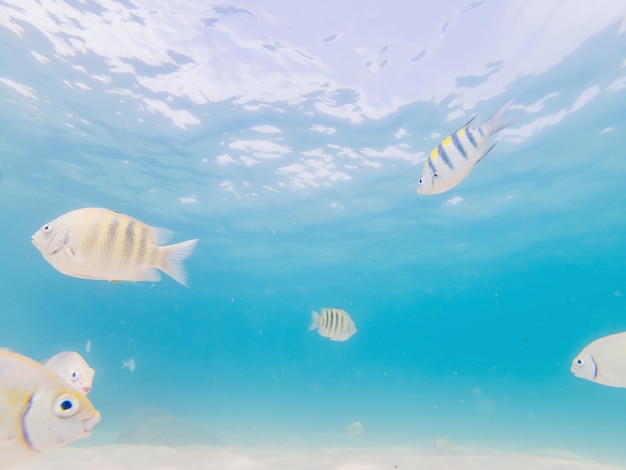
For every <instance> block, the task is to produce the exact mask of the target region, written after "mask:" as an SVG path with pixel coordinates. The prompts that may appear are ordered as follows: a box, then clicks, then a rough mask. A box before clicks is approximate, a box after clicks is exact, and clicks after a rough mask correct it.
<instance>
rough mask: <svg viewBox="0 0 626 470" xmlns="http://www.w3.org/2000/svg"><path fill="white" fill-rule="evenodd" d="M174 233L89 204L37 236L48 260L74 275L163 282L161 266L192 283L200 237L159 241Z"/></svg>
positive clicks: (37, 240)
mask: <svg viewBox="0 0 626 470" xmlns="http://www.w3.org/2000/svg"><path fill="white" fill-rule="evenodd" d="M170 233H171V232H170V231H169V230H164V229H158V228H154V227H150V226H148V225H146V224H144V223H143V222H140V221H138V220H136V219H133V218H132V217H129V216H127V215H124V214H120V213H119V212H115V211H112V210H109V209H100V208H85V209H78V210H75V211H71V212H68V213H67V214H64V215H62V216H60V217H58V218H56V219H54V220H53V221H52V222H49V223H47V224H46V225H44V226H43V227H41V229H39V230H38V231H37V232H35V233H34V234H33V236H32V237H31V238H32V242H33V244H34V245H35V247H36V248H37V249H38V250H39V251H40V252H41V254H42V255H43V257H44V258H45V260H46V261H48V263H50V264H51V265H52V266H53V267H54V268H55V269H56V270H57V271H59V272H61V273H63V274H67V275H68V276H73V277H79V278H85V279H100V280H108V281H114V282H117V281H158V280H160V279H161V275H160V274H159V272H158V270H159V269H160V270H161V271H163V272H164V273H166V274H167V275H169V276H171V277H172V278H174V279H175V280H176V281H178V282H180V283H181V284H183V285H187V276H186V274H185V270H184V268H183V261H184V260H185V259H186V258H187V257H188V256H189V255H190V254H191V252H192V251H193V249H194V248H195V246H196V243H197V242H198V240H188V241H186V242H182V243H177V244H175V245H168V246H159V244H160V243H163V242H165V241H166V239H167V238H168V237H169V236H170Z"/></svg>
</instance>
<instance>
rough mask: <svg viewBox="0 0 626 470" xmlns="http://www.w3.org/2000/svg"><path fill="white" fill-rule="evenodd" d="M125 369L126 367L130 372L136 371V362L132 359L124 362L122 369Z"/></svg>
mask: <svg viewBox="0 0 626 470" xmlns="http://www.w3.org/2000/svg"><path fill="white" fill-rule="evenodd" d="M124 367H126V368H127V369H128V370H129V371H130V372H132V371H134V370H135V360H134V359H133V358H132V357H131V358H130V359H129V360H128V361H122V367H120V369H123V368H124Z"/></svg>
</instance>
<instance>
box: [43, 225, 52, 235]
mask: <svg viewBox="0 0 626 470" xmlns="http://www.w3.org/2000/svg"><path fill="white" fill-rule="evenodd" d="M42 230H43V232H44V233H50V231H51V230H52V225H44V226H43V229H42Z"/></svg>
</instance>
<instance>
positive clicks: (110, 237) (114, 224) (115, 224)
mask: <svg viewBox="0 0 626 470" xmlns="http://www.w3.org/2000/svg"><path fill="white" fill-rule="evenodd" d="M119 226H120V219H119V217H118V216H117V215H116V216H114V217H113V220H111V225H109V233H108V234H107V238H106V241H105V242H104V247H105V248H104V249H105V252H106V253H109V254H110V253H111V252H112V251H113V246H114V245H115V236H116V235H117V229H118V228H119Z"/></svg>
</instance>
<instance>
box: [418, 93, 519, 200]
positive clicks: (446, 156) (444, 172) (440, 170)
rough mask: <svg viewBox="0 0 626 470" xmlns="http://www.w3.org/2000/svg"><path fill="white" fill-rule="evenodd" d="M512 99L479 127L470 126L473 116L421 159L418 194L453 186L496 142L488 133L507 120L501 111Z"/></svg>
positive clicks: (501, 127) (506, 123)
mask: <svg viewBox="0 0 626 470" xmlns="http://www.w3.org/2000/svg"><path fill="white" fill-rule="evenodd" d="M511 103H512V100H511V101H509V102H508V103H507V104H505V105H504V106H503V107H502V108H501V109H500V110H499V111H498V112H497V113H496V114H494V115H493V116H492V117H491V118H489V120H488V121H487V122H485V123H484V124H483V125H482V126H480V127H479V128H478V129H476V128H475V127H472V124H473V123H474V120H475V119H476V116H474V117H472V119H470V121H469V122H468V123H467V124H465V125H464V126H463V127H461V128H460V129H458V130H457V131H455V132H454V133H453V134H452V135H450V136H448V137H446V138H445V139H444V140H443V141H442V142H441V143H440V144H439V145H438V146H437V147H435V149H434V150H433V151H432V152H431V153H430V155H429V156H428V158H427V159H426V163H424V168H423V169H422V175H421V178H420V180H419V184H418V186H417V192H418V194H440V193H444V192H446V191H448V190H449V189H452V188H454V187H455V186H456V185H458V184H459V183H460V182H461V181H463V180H464V179H465V178H466V177H467V175H469V173H470V171H472V168H474V165H476V163H478V162H479V161H480V160H481V159H482V158H483V157H484V156H485V155H487V153H489V151H490V150H491V149H492V148H493V147H494V145H495V144H490V143H489V142H488V140H489V137H490V136H492V135H493V134H495V133H496V132H498V131H499V130H502V129H503V128H504V127H506V126H508V125H509V124H510V121H503V120H502V115H503V114H504V112H505V111H506V110H507V108H508V107H509V106H510V104H511Z"/></svg>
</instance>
